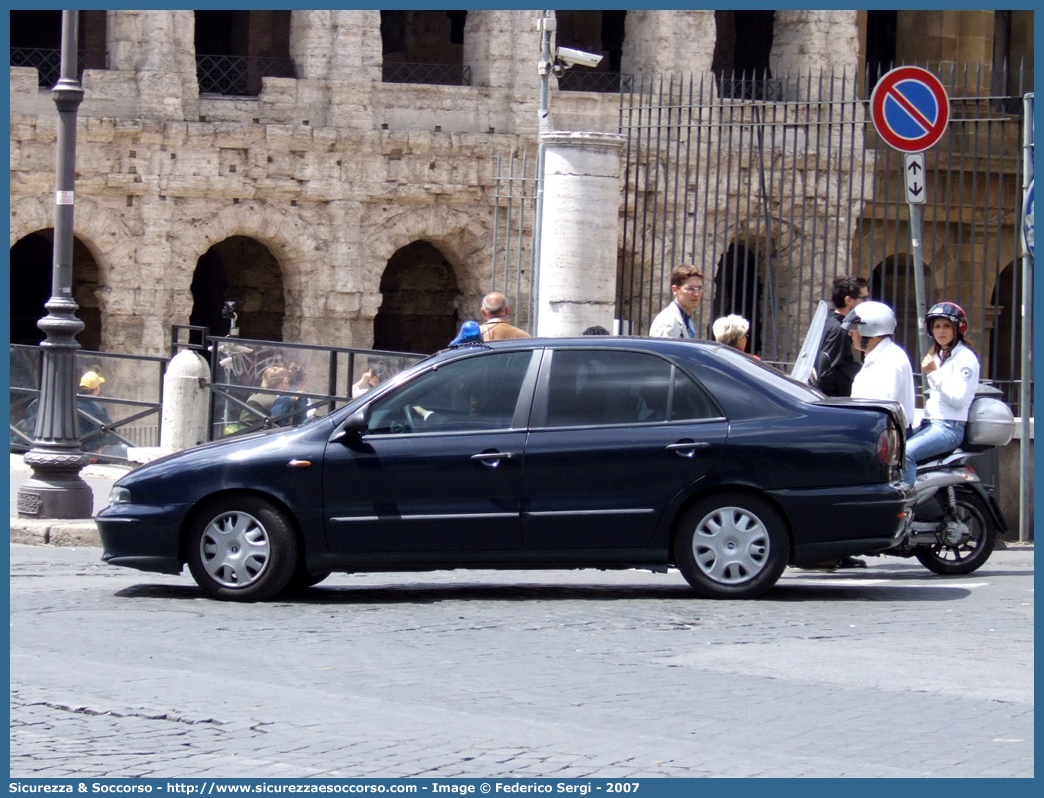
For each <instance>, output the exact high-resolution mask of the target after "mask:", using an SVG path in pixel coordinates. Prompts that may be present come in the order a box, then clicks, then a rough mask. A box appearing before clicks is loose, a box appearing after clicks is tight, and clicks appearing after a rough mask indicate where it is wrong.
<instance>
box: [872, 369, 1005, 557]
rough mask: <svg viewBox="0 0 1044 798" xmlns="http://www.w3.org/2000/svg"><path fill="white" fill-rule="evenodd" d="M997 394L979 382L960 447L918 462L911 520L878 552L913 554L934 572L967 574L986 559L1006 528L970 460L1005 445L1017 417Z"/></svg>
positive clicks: (993, 501) (998, 392)
mask: <svg viewBox="0 0 1044 798" xmlns="http://www.w3.org/2000/svg"><path fill="white" fill-rule="evenodd" d="M998 394H1000V391H999V390H997V389H996V388H993V387H992V386H989V385H984V384H980V386H979V390H978V392H977V393H976V398H975V399H974V400H973V401H972V404H971V407H970V409H969V413H968V423H967V425H966V427H965V432H964V442H963V443H962V444H961V447H960V448H958V449H956V450H955V451H953V452H950V453H949V454H947V455H943V456H942V457H938V458H935V459H933V460H930V461H928V462H925V463H920V464H918V466H917V480H916V483H915V485H914V489H915V491H916V497H917V498H916V502H915V504H914V518H913V522H912V523H911V524H910V526H909V527H908V528H907V529H906V531H905V532H904V533H903V535H902V536H901V537H900V539H899V541H898V542H897V544H896V546H895V547H894V548H891V549H888V550H887V551H883V552H880V553H881V554H887V555H890V556H897V557H916V558H917V560H918V561H919V562H920V563H921V565H923V566H924V567H925V568H927V569H928V570H930V571H934V572H935V573H937V574H970V573H971V572H972V571H975V570H976V569H978V568H980V567H981V566H982V565H983V564H984V563H985V562H986V560H988V559H989V557H990V554H992V553H993V548H994V546H996V544H997V540H998V538H999V537H1000V536H1001V535H1003V534H1004V533H1005V532H1006V531H1007V529H1008V527H1007V524H1006V523H1005V522H1004V516H1003V514H1002V513H1001V510H1000V506H999V505H998V504H997V500H996V499H995V498H994V495H993V489H992V488H991V487H988V486H986V485H984V484H983V483H982V480H980V478H979V475H978V474H977V473H976V472H975V469H974V468H973V467H972V466H970V465H969V464H968V461H969V460H970V459H972V458H973V457H976V456H977V455H980V454H982V453H983V452H987V451H990V450H991V449H996V448H997V447H999V446H1004V445H1005V444H1007V443H1008V442H1009V441H1010V440H1011V438H1012V436H1013V435H1014V433H1015V418H1014V416H1013V415H1012V412H1011V409H1010V408H1009V407H1008V406H1007V405H1006V404H1004V402H1002V401H1000V400H999V399H997V398H996V395H998Z"/></svg>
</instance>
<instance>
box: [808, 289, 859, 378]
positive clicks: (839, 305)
mask: <svg viewBox="0 0 1044 798" xmlns="http://www.w3.org/2000/svg"><path fill="white" fill-rule="evenodd" d="M830 298H831V300H832V301H833V303H834V312H833V313H831V314H830V315H829V316H828V317H827V320H826V331H825V332H824V333H823V345H822V346H821V347H820V352H821V353H822V354H823V355H825V356H826V357H825V358H823V357H821V358H820V361H823V360H827V363H828V364H827V366H826V368H824V369H823V373H822V374H820V375H819V382H818V383H817V387H818V388H819V390H821V391H822V392H823V393H825V394H826V395H827V396H851V395H852V380H854V379H855V375H856V374H857V373H858V372H859V366H860V364H859V362H858V361H857V360H856V359H855V354H854V353H853V352H852V340H851V338H849V336H848V333H847V332H846V331H845V330H842V329H841V322H843V321H844V320H845V316H847V315H848V314H849V313H851V312H852V309H853V308H855V307H856V306H857V305H858V304H859V303H860V302H863V301H864V300H866V299H869V298H870V292H869V290H868V289H867V284H866V280H864V279H863V278H862V277H851V276H849V277H838V278H837V279H835V280H834V290H833V293H832V295H831V297H830Z"/></svg>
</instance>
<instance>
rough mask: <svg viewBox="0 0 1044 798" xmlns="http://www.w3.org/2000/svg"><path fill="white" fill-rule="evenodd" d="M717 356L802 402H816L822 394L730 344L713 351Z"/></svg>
mask: <svg viewBox="0 0 1044 798" xmlns="http://www.w3.org/2000/svg"><path fill="white" fill-rule="evenodd" d="M715 355H716V356H717V357H720V358H723V359H725V360H728V361H729V363H730V364H732V365H734V366H735V367H736V368H738V369H740V370H741V371H743V373H744V374H747V375H749V376H750V377H751V378H752V379H755V380H757V381H758V382H761V383H764V384H765V385H767V386H771V387H772V389H774V390H776V391H783V392H784V393H786V394H788V395H790V396H792V397H793V398H795V399H798V400H799V401H802V402H818V401H819V400H821V399H822V398H823V394H822V393H820V392H819V391H817V390H816V389H815V388H813V387H812V386H810V385H806V384H805V383H803V382H798V381H797V380H795V379H792V378H791V377H790V376H789V375H787V374H784V373H783V372H782V371H780V370H779V369H777V368H774V367H773V366H767V365H765V364H764V363H762V362H761V361H760V360H755V359H754V358H752V357H750V356H749V355H745V354H743V353H742V352H740V351H739V350H737V349H734V348H732V347H731V346H723V347H721V348H720V349H718V350H717V351H716V352H715Z"/></svg>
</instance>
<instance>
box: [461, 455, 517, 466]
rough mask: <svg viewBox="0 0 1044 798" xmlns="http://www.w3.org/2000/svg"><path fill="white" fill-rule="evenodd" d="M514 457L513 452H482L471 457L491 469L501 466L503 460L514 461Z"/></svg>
mask: <svg viewBox="0 0 1044 798" xmlns="http://www.w3.org/2000/svg"><path fill="white" fill-rule="evenodd" d="M514 457H515V455H514V453H513V452H481V453H479V454H473V455H471V459H472V460H475V461H476V462H479V463H482V465H484V466H488V467H489V468H496V467H497V466H498V465H500V461H501V460H513V459H514Z"/></svg>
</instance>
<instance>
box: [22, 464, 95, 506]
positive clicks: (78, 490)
mask: <svg viewBox="0 0 1044 798" xmlns="http://www.w3.org/2000/svg"><path fill="white" fill-rule="evenodd" d="M54 458H55V456H54V455H44V456H43V458H42V459H43V460H45V461H46V462H39V463H36V462H33V460H34V459H37V458H33V456H32V452H30V453H29V454H27V455H26V457H25V461H26V463H27V464H28V465H31V466H32V467H33V475H32V476H31V477H29V479H27V480H26V481H25V482H23V483H22V485H21V486H20V487H19V488H18V517H19V518H91V517H92V516H93V514H94V493H93V491H91V486H90V485H88V484H87V483H86V482H84V481H83V478H82V477H80V469H81V468H82V467H83V466H84V465H86V463H87V461H88V459H87V456H86V455H84V454H83V453H82V452H81V453H80V454H79V455H78V456H77V455H66V456H65V457H64V459H66V460H67V461H68V462H65V463H58V464H56V463H55V462H53V461H54ZM41 466H42V467H41Z"/></svg>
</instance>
